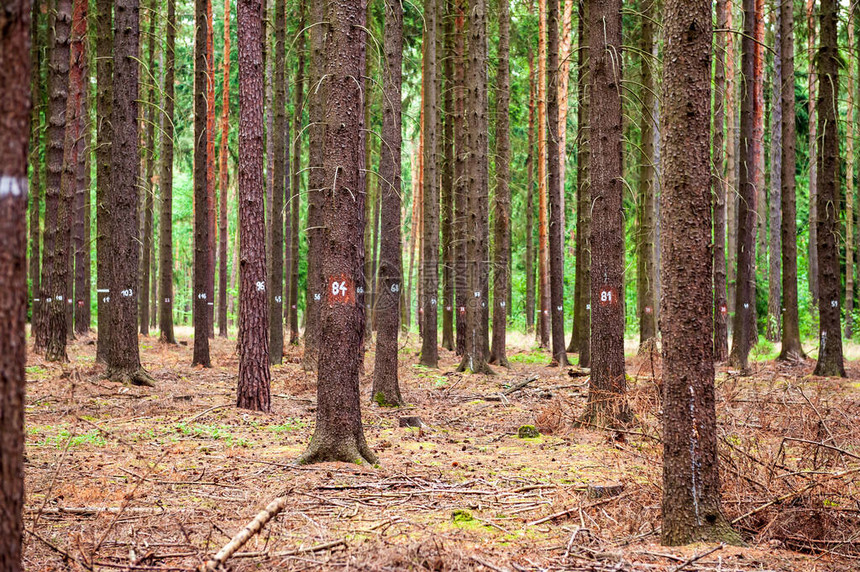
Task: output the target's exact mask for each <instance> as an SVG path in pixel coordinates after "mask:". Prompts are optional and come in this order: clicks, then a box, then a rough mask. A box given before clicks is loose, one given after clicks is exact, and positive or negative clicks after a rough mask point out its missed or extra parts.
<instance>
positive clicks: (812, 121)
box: [806, 0, 819, 308]
mask: <svg viewBox="0 0 860 572" xmlns="http://www.w3.org/2000/svg"><path fill="white" fill-rule="evenodd" d="M806 26H807V30H806V32H807V33H806V56H807V57H806V60H807V62H809V67H808V73H807V81H808V87H807V94H808V96H809V98H808V105H809V109H808V116H809V171H808V173H809V177H808V180H809V240H808V243H809V252H808V257H809V271H808V272H807V276H808V277H809V293H810V294H811V295H812V304H811V307H813V308H814V307H815V306H816V305H817V304H818V276H819V274H818V159H817V157H818V144H819V140H818V139H819V138H818V102H817V96H816V87H817V86H818V73H817V70H816V65H815V57H816V54H815V41H816V33H817V31H818V30H817V28H816V27H815V0H806Z"/></svg>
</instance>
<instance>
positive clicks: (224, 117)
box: [160, 0, 230, 338]
mask: <svg viewBox="0 0 860 572" xmlns="http://www.w3.org/2000/svg"><path fill="white" fill-rule="evenodd" d="M222 65H223V67H224V85H223V88H222V94H221V151H220V153H219V155H220V161H221V164H220V169H219V171H220V173H219V179H220V181H219V184H218V193H219V195H218V198H219V199H220V203H221V204H220V208H219V209H218V241H219V246H218V254H219V260H218V335H219V336H221V337H223V338H226V337H227V189H228V187H229V185H230V175H229V171H228V166H227V161H228V159H229V157H228V156H227V155H228V151H227V145H228V143H229V140H230V0H224V56H223V58H222ZM161 228H162V229H163V228H164V227H163V226H162V227H161ZM160 232H164V231H163V230H161V231H160Z"/></svg>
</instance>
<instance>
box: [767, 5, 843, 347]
mask: <svg viewBox="0 0 860 572" xmlns="http://www.w3.org/2000/svg"><path fill="white" fill-rule="evenodd" d="M856 13H857V10H856V6H855V9H854V10H852V11H851V12H850V13H849V14H848V23H847V25H846V28H848V30H847V32H848V34H847V35H848V50H847V58H846V62H845V64H846V65H845V69H846V72H847V73H846V74H845V76H846V79H847V83H848V85H847V86H846V88H847V89H846V90H845V100H846V102H845V103H846V105H845V107H846V108H847V109H846V111H847V113H846V119H845V337H846V338H847V339H849V340H850V339H851V338H852V337H853V335H854V285H855V279H854V272H855V269H856V265H855V262H854V254H855V252H856V245H855V244H854V233H855V230H854V229H855V226H854V201H855V192H854V164H855V161H854V133H855V126H854V113H855V111H854V101H855V93H854V73H853V71H854V70H852V69H851V68H852V66H851V64H852V62H853V60H854V58H856V57H857V56H856V53H857V52H856V46H855V45H854V17H855V15H856ZM777 215H778V213H777Z"/></svg>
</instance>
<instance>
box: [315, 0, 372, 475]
mask: <svg viewBox="0 0 860 572" xmlns="http://www.w3.org/2000/svg"><path fill="white" fill-rule="evenodd" d="M366 14H367V11H366V4H365V2H364V1H363V0H362V1H359V2H353V1H349V0H335V1H334V2H332V3H330V4H329V5H328V10H327V14H326V16H327V18H326V19H327V21H328V22H329V29H328V34H327V37H326V42H325V54H326V61H325V63H326V67H325V76H326V78H325V82H324V83H323V84H322V89H323V90H324V91H325V95H324V98H325V99H324V103H325V104H324V109H325V123H326V136H325V144H324V146H323V167H324V169H325V180H327V181H336V182H333V183H332V186H331V187H330V190H326V191H325V193H324V202H323V209H322V218H323V224H324V225H325V226H326V227H327V229H328V231H327V236H326V238H325V241H326V244H325V246H324V247H323V253H324V256H323V260H322V270H323V275H324V276H325V277H326V282H325V288H326V290H325V297H326V300H327V303H325V304H322V305H321V307H320V317H319V319H320V326H321V332H320V333H321V339H323V340H326V342H327V343H324V344H320V348H319V349H320V359H319V377H318V380H317V416H316V428H315V431H314V435H313V437H312V438H311V442H310V444H309V445H308V449H307V450H306V451H305V452H304V454H303V455H302V456H301V458H300V459H299V462H300V463H316V462H323V461H344V462H362V461H364V462H368V463H371V464H372V463H375V462H376V455H374V454H373V451H371V450H370V448H369V447H368V446H367V442H366V441H365V438H364V430H363V429H362V425H361V406H360V402H359V388H358V375H359V370H360V368H361V354H362V352H361V345H362V336H363V334H364V318H365V315H364V305H363V303H362V302H363V300H362V298H361V295H360V294H358V293H357V292H356V290H355V289H356V284H359V283H360V282H359V280H360V278H359V277H360V274H361V271H362V264H363V262H364V260H363V258H364V244H363V242H364V241H363V234H362V230H363V228H364V220H363V219H364V216H363V213H364V195H363V194H361V193H358V194H356V193H354V192H353V191H352V190H351V189H357V188H360V183H361V176H360V172H361V169H362V168H363V166H364V165H363V163H364V160H363V153H362V151H363V149H362V145H361V143H362V141H361V136H360V132H361V130H362V129H363V128H364V121H363V115H362V113H361V109H362V103H363V102H362V97H363V93H362V91H361V90H360V86H359V85H357V84H356V81H355V79H354V78H356V77H359V75H360V74H361V73H362V71H363V70H364V58H365V31H364V25H365V17H366ZM335 174H337V176H335Z"/></svg>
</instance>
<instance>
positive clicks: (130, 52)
mask: <svg viewBox="0 0 860 572" xmlns="http://www.w3.org/2000/svg"><path fill="white" fill-rule="evenodd" d="M114 10H115V12H114V14H115V16H114V29H115V30H116V33H115V34H114V46H113V53H114V70H113V71H114V73H113V96H114V101H113V113H112V114H111V123H112V124H113V125H112V127H113V140H112V143H111V185H110V187H109V189H108V193H107V202H108V208H109V209H110V211H111V214H110V225H111V226H110V228H109V229H107V232H108V236H109V239H108V244H107V247H108V248H107V250H108V252H109V253H110V255H109V257H110V260H109V263H108V269H107V270H108V275H109V280H108V287H109V288H110V294H111V295H112V297H111V299H110V305H111V310H110V313H109V319H110V328H111V335H110V348H109V349H108V355H107V376H108V377H109V378H110V379H113V380H116V381H122V382H123V383H126V382H130V383H132V384H135V385H152V383H153V382H152V378H151V377H150V376H149V374H148V373H146V371H144V369H143V368H142V367H141V366H140V350H139V348H138V343H137V298H136V296H138V295H143V296H146V292H136V291H135V288H136V286H137V272H138V269H139V265H138V264H139V261H140V246H139V245H140V226H139V222H138V221H139V219H138V216H139V215H138V210H139V209H138V197H139V192H138V187H139V184H140V180H139V179H140V161H139V160H138V157H139V156H140V155H139V154H138V143H139V134H138V127H139V123H138V86H139V67H138V60H139V46H140V28H139V22H140V3H139V0H116V1H115V2H114Z"/></svg>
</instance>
